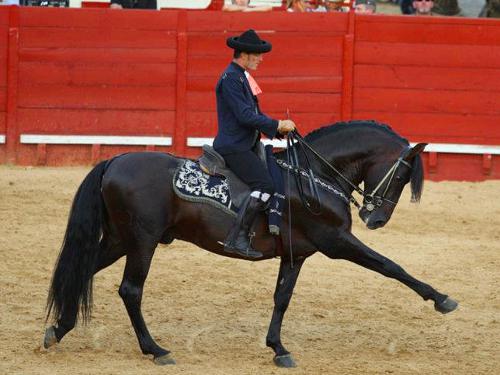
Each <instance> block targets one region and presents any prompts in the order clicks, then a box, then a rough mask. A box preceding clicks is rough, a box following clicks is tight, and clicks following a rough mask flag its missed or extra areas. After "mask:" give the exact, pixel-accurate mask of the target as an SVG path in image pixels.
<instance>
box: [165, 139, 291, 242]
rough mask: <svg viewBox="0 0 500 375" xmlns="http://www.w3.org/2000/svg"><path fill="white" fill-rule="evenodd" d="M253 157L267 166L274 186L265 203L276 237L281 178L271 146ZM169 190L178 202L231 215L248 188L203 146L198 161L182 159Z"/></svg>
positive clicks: (207, 147) (245, 195)
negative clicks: (272, 192) (215, 208)
mask: <svg viewBox="0 0 500 375" xmlns="http://www.w3.org/2000/svg"><path fill="white" fill-rule="evenodd" d="M257 154H258V155H259V154H260V155H259V156H260V157H261V160H263V162H264V163H267V165H266V167H267V169H268V170H269V172H270V174H271V178H272V179H273V181H274V184H275V189H276V191H275V193H274V195H273V196H272V197H271V199H270V201H269V211H268V219H269V232H270V233H271V234H274V235H279V232H280V224H281V217H282V212H283V208H284V201H285V195H284V187H283V176H282V174H281V172H280V171H279V169H280V168H279V167H278V164H277V163H276V160H275V158H274V157H272V146H267V148H266V149H264V147H263V146H261V149H260V150H257ZM207 172H208V173H207ZM173 188H174V191H175V193H176V194H177V195H178V196H179V197H180V198H182V199H185V200H188V201H191V202H200V203H207V204H210V205H212V206H214V207H217V208H220V209H222V210H223V211H225V212H226V213H229V214H231V215H234V216H236V215H237V213H238V208H239V207H241V205H242V203H243V201H244V200H245V199H246V198H247V197H248V195H249V194H250V188H249V187H248V186H247V185H246V184H245V183H244V182H243V181H241V180H240V179H239V178H238V177H237V176H236V175H235V174H234V173H233V172H232V171H231V170H229V169H228V168H227V167H226V165H225V161H224V158H223V157H222V156H220V155H219V154H217V153H216V152H215V150H213V148H212V147H210V146H207V145H205V146H203V155H202V156H201V157H200V159H199V161H198V162H194V161H192V160H186V161H185V162H184V164H183V165H182V166H180V167H179V168H178V169H177V171H176V172H175V175H174V179H173Z"/></svg>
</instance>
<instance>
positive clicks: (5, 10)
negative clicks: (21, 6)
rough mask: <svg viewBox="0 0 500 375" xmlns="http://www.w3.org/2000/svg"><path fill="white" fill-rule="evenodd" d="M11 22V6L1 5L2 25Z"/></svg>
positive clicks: (0, 18)
mask: <svg viewBox="0 0 500 375" xmlns="http://www.w3.org/2000/svg"><path fill="white" fill-rule="evenodd" d="M8 24H9V8H6V7H0V26H7V25H8Z"/></svg>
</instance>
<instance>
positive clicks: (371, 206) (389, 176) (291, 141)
mask: <svg viewBox="0 0 500 375" xmlns="http://www.w3.org/2000/svg"><path fill="white" fill-rule="evenodd" d="M295 145H299V147H300V148H301V149H302V152H303V154H304V155H305V160H306V164H307V171H306V173H307V174H308V176H309V178H308V180H309V188H310V191H311V193H312V195H313V199H314V200H315V201H316V206H317V208H316V209H313V205H312V204H311V202H310V201H309V200H308V199H307V198H306V197H305V194H304V188H303V186H302V180H301V179H300V176H299V175H298V174H295V181H296V183H297V187H298V190H299V196H300V198H301V200H302V203H303V205H304V207H305V208H307V209H308V210H309V212H311V213H312V214H315V215H319V214H320V213H321V201H320V199H319V194H318V190H317V188H316V183H315V182H314V179H315V178H314V173H313V171H312V168H311V163H310V162H309V158H308V156H307V153H306V152H305V149H307V150H309V151H310V152H311V153H312V154H313V155H314V156H315V157H316V158H317V159H318V160H319V161H321V162H322V163H323V164H324V165H326V166H327V167H328V168H330V169H331V170H332V171H333V172H335V174H336V175H337V176H338V177H340V178H341V179H342V180H343V181H345V182H346V183H347V184H348V185H349V186H351V187H352V188H353V189H354V190H356V192H358V193H359V194H360V195H361V196H363V204H362V205H360V204H359V203H358V201H357V200H356V198H354V197H353V195H352V194H349V193H347V194H346V195H348V196H349V201H350V202H351V203H352V204H353V205H354V206H356V207H357V209H358V210H361V209H362V208H364V209H366V210H367V211H368V212H371V211H373V210H375V209H376V208H378V207H380V206H382V204H383V203H384V202H387V203H390V204H392V205H394V206H395V205H396V204H397V202H394V201H392V200H390V199H389V198H387V197H386V194H387V191H388V190H389V187H390V186H391V183H392V181H393V179H394V175H395V173H396V170H397V169H398V167H399V166H400V165H401V164H402V165H404V166H406V167H407V168H409V169H411V168H412V166H411V164H410V163H408V162H407V161H406V160H404V158H405V157H406V155H408V152H409V151H410V147H406V148H405V149H404V150H403V151H402V152H401V155H400V156H399V158H398V159H397V160H396V161H395V162H394V164H393V165H392V166H391V167H390V168H389V170H388V171H387V173H386V174H385V175H384V177H382V179H381V180H380V182H379V183H378V184H377V186H376V187H375V188H374V189H373V190H372V191H371V192H370V193H368V192H366V191H364V190H363V189H361V188H360V187H359V186H358V185H355V184H354V183H353V182H351V181H350V180H349V179H348V178H347V177H345V176H344V175H343V174H342V173H341V172H340V171H339V170H338V169H337V168H335V167H334V166H333V165H332V164H331V163H329V162H328V161H327V160H326V159H325V158H324V157H323V156H321V155H320V154H319V153H318V152H317V151H316V150H314V149H313V148H312V147H311V146H310V145H309V144H308V143H307V142H306V141H305V140H304V138H303V137H302V136H301V135H300V134H299V132H298V131H297V130H294V131H292V132H290V133H288V137H287V158H288V162H289V163H290V165H291V166H292V167H293V168H294V169H297V170H299V169H300V166H299V162H298V156H297V150H296V147H294V146H295ZM384 184H386V186H385V189H384V191H383V192H382V194H379V191H380V190H381V188H382V186H384Z"/></svg>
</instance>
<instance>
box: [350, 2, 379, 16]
mask: <svg viewBox="0 0 500 375" xmlns="http://www.w3.org/2000/svg"><path fill="white" fill-rule="evenodd" d="M354 11H355V12H356V13H358V14H373V13H375V8H374V7H373V5H371V4H356V5H355V6H354Z"/></svg>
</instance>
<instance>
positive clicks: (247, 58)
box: [241, 52, 263, 70]
mask: <svg viewBox="0 0 500 375" xmlns="http://www.w3.org/2000/svg"><path fill="white" fill-rule="evenodd" d="M241 57H242V64H243V67H244V68H245V70H249V69H250V70H257V68H258V67H259V64H260V63H261V61H262V60H263V57H262V53H246V52H242V54H241Z"/></svg>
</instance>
